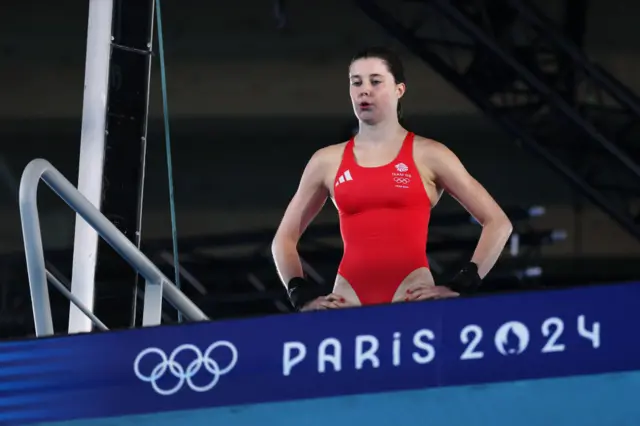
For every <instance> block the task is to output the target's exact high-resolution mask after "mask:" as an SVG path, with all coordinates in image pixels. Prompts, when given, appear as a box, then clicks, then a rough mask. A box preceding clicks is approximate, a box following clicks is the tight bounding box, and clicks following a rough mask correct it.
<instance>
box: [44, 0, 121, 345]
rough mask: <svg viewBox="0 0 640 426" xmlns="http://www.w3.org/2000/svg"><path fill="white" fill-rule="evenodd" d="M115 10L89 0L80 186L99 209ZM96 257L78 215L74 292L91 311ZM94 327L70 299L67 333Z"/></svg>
mask: <svg viewBox="0 0 640 426" xmlns="http://www.w3.org/2000/svg"><path fill="white" fill-rule="evenodd" d="M112 13H113V0H89V25H88V30H87V57H86V62H85V79H84V99H83V107H82V130H81V136H80V164H79V172H78V190H79V191H80V193H81V194H82V195H84V196H85V197H86V198H87V200H89V202H91V204H93V205H94V206H95V207H96V208H97V209H98V210H99V209H100V201H101V200H100V198H101V195H102V171H103V166H104V140H105V121H106V111H107V90H108V86H109V56H110V52H111V21H112ZM97 257H98V234H97V233H96V232H95V231H94V230H93V229H92V228H91V227H90V226H89V225H88V224H87V223H86V222H85V221H84V220H83V219H82V218H81V217H80V216H79V215H76V226H75V234H74V244H73V269H72V273H71V293H72V294H73V295H74V296H76V297H77V299H78V301H79V302H81V303H82V304H83V305H85V306H86V307H87V308H88V309H89V310H90V311H93V303H94V296H95V270H96V261H97ZM42 274H44V271H42ZM47 300H48V297H47ZM46 309H49V307H47V308H46ZM91 329H92V322H91V320H90V319H89V318H88V317H87V316H86V315H85V314H84V313H83V312H82V311H81V310H79V309H78V308H77V307H76V306H75V305H74V304H73V303H71V304H70V309H69V333H80V332H89V331H91Z"/></svg>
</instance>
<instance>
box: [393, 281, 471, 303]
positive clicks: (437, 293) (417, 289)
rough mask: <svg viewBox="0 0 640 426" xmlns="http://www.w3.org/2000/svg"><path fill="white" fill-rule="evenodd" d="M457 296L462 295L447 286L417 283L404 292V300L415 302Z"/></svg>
mask: <svg viewBox="0 0 640 426" xmlns="http://www.w3.org/2000/svg"><path fill="white" fill-rule="evenodd" d="M457 296H460V294H459V293H456V292H455V291H453V290H451V289H449V288H447V287H441V286H435V285H426V284H416V285H413V286H410V287H409V288H408V289H407V291H406V293H405V294H404V301H406V302H413V301H418V300H435V299H448V298H451V297H457Z"/></svg>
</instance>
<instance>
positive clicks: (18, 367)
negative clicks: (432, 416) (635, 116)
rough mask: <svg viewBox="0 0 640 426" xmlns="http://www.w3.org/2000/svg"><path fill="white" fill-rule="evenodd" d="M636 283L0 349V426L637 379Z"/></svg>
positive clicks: (639, 317) (639, 292)
mask: <svg viewBox="0 0 640 426" xmlns="http://www.w3.org/2000/svg"><path fill="white" fill-rule="evenodd" d="M639 300H640V283H633V284H620V285H610V286H601V287H587V288H580V289H573V290H561V291H546V292H535V293H521V294H513V295H500V296H489V297H478V298H469V299H457V300H442V301H430V302H422V303H408V304H396V305H387V306H377V307H364V308H356V309H345V310H337V311H326V312H313V313H302V314H296V315H280V316H272V317H265V318H255V319H246V320H234V321H220V322H211V323H198V324H188V325H182V326H164V327H155V328H147V329H138V330H129V331H122V332H109V333H100V334H91V335H82V336H67V337H60V338H48V339H39V340H28V341H21V342H8V343H4V344H2V345H0V421H2V422H9V423H13V424H15V423H27V422H36V421H54V420H70V419H81V418H96V417H110V416H124V415H131V414H142V413H154V412H164V411H173V410H187V409H198V408H205V407H221V406H230V405H240V404H254V403H260V402H275V401H287V400H298V399H308V398H318V397H327V396H340V395H350V394H365V393H378V392H385V391H393V390H411V389H423V388H433V387H439V386H454V385H465V384H478V383H490V382H502V381H514V380H522V379H532V378H547V377H563V376H569V375H583V374H594V373H602V372H613V371H627V370H639V369H640V344H638V341H637V339H636V337H635V334H634V331H635V330H636V329H637V327H638V325H640V313H638V309H637V304H638V301H639Z"/></svg>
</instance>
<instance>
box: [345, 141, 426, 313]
mask: <svg viewBox="0 0 640 426" xmlns="http://www.w3.org/2000/svg"><path fill="white" fill-rule="evenodd" d="M413 138H414V134H413V133H411V132H409V133H407V137H406V138H405V140H404V142H403V143H402V148H401V149H400V153H399V154H398V156H397V157H396V159H395V160H393V161H392V162H391V163H389V164H387V165H384V166H380V167H361V166H359V165H358V164H357V163H356V159H355V156H354V154H353V145H354V140H353V139H351V140H350V141H349V142H348V143H347V145H346V147H345V150H344V154H343V157H342V163H341V164H340V168H339V169H338V173H337V175H336V180H335V190H334V197H335V202H336V205H337V207H338V212H339V215H340V229H341V232H342V239H343V241H344V255H343V257H342V262H341V263H340V267H339V268H338V273H339V274H340V275H341V276H342V277H344V278H345V279H346V280H347V281H348V282H349V284H351V286H352V287H353V289H354V291H355V292H356V294H357V295H358V298H359V299H360V302H361V303H362V304H363V305H370V304H375V303H388V302H391V300H392V299H393V295H394V294H395V292H396V290H397V288H398V286H399V285H400V284H401V283H402V281H403V280H404V279H405V278H406V277H407V275H409V274H410V273H411V272H413V271H415V270H416V269H418V268H421V267H429V264H428V262H427V254H426V249H427V231H428V226H429V217H430V215H431V202H430V201H429V197H428V195H427V192H426V190H425V188H424V184H423V183H422V179H421V178H420V174H419V173H418V169H417V167H416V165H415V162H414V161H413Z"/></svg>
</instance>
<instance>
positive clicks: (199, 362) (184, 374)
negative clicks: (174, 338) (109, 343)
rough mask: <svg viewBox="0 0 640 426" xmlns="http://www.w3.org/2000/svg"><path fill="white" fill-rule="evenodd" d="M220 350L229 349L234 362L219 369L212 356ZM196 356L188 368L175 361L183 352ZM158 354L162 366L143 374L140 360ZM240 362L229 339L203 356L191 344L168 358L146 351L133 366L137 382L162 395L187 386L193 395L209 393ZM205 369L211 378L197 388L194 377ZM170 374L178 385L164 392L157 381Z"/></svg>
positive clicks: (212, 345) (176, 350) (160, 353)
mask: <svg viewBox="0 0 640 426" xmlns="http://www.w3.org/2000/svg"><path fill="white" fill-rule="evenodd" d="M220 347H225V348H228V349H229V351H231V361H230V362H229V364H228V365H227V366H226V367H224V368H220V365H218V363H217V362H216V361H215V360H214V359H213V358H212V357H211V353H212V352H213V351H214V350H215V349H217V348H220ZM185 352H187V353H193V354H194V355H195V357H196V358H195V359H194V360H193V361H191V362H190V363H189V365H187V366H186V368H185V367H183V366H182V365H181V364H179V363H178V362H177V361H176V358H177V357H178V355H180V354H181V353H185ZM151 354H155V355H158V356H159V357H160V363H158V364H157V365H156V366H155V367H154V368H153V369H152V370H151V373H150V374H148V375H145V374H143V373H141V372H140V361H142V359H143V358H145V357H146V356H147V355H151ZM237 361H238V350H237V349H236V347H235V346H234V345H233V344H232V343H231V342H227V341H226V340H222V341H219V342H215V343H213V344H211V345H210V346H209V347H208V348H207V350H206V351H205V352H204V354H203V353H202V351H201V350H200V349H199V348H198V347H197V346H195V345H192V344H184V345H180V346H178V347H177V348H175V349H174V350H173V352H171V355H169V356H168V357H167V355H166V354H165V353H164V352H163V351H162V350H161V349H159V348H147V349H145V350H143V351H142V352H140V353H139V354H138V356H137V357H136V360H135V361H134V363H133V371H134V372H135V374H136V376H137V377H138V379H140V380H142V381H143V382H146V383H151V387H153V390H155V391H156V392H157V393H158V394H160V395H163V396H168V395H173V394H175V393H176V392H178V391H179V390H180V389H182V387H183V386H184V384H185V383H186V384H187V386H188V387H189V388H190V389H191V390H192V391H194V392H207V391H209V390H211V389H213V387H214V386H215V385H216V384H217V383H218V380H220V376H223V375H225V374H227V373H228V372H229V371H231V369H232V368H233V367H235V365H236V362H237ZM203 366H204V368H205V370H206V371H207V372H208V373H209V374H211V376H212V378H211V379H210V381H208V382H207V384H205V385H197V384H195V383H194V382H193V380H192V379H193V377H194V376H195V375H196V374H197V373H198V372H200V369H201V368H202V367H203ZM167 371H168V372H169V373H170V374H171V375H172V376H174V377H175V378H176V379H178V382H177V383H176V384H175V385H174V386H173V387H171V388H169V389H162V388H160V386H159V385H158V380H159V379H160V378H162V377H163V376H164V375H165V373H166V372H167Z"/></svg>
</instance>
